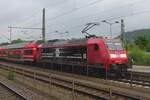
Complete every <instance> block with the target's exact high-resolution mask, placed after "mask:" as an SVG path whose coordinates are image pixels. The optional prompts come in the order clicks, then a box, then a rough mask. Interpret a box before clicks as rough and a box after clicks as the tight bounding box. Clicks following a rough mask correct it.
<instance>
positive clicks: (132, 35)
mask: <svg viewBox="0 0 150 100" xmlns="http://www.w3.org/2000/svg"><path fill="white" fill-rule="evenodd" d="M124 36H125V38H126V40H129V41H134V40H135V39H136V38H137V37H138V36H144V37H146V38H148V39H150V29H140V30H135V31H130V32H126V33H125V35H124Z"/></svg>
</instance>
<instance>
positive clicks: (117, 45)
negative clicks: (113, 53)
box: [107, 42, 123, 50]
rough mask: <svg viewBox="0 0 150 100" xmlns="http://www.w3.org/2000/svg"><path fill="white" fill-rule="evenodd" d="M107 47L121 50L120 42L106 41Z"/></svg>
mask: <svg viewBox="0 0 150 100" xmlns="http://www.w3.org/2000/svg"><path fill="white" fill-rule="evenodd" d="M107 47H108V48H109V49H110V50H123V47H122V44H121V43H119V42H107Z"/></svg>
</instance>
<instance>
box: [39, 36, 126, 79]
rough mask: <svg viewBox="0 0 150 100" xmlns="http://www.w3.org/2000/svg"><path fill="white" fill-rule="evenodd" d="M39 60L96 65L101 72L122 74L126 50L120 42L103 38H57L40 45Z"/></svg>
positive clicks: (75, 64)
mask: <svg viewBox="0 0 150 100" xmlns="http://www.w3.org/2000/svg"><path fill="white" fill-rule="evenodd" d="M39 49H40V52H41V53H40V62H43V63H60V64H65V65H74V66H85V65H86V66H89V67H93V68H94V67H97V68H99V69H97V70H102V71H103V72H105V71H108V72H110V73H113V74H114V73H115V75H116V74H117V76H118V74H119V75H123V74H124V73H125V72H126V71H127V63H128V58H127V52H126V51H125V50H124V49H123V48H122V45H121V43H120V42H116V41H112V40H105V39H103V38H94V37H92V38H87V39H78V40H58V41H49V43H46V44H42V45H41V46H40V48H39Z"/></svg>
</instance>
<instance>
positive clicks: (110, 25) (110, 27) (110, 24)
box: [102, 20, 119, 38]
mask: <svg viewBox="0 0 150 100" xmlns="http://www.w3.org/2000/svg"><path fill="white" fill-rule="evenodd" d="M102 22H104V23H107V24H109V29H110V37H111V38H112V25H113V24H117V23H119V21H115V22H114V23H111V22H108V21H106V20H102Z"/></svg>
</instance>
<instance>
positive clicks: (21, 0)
mask: <svg viewBox="0 0 150 100" xmlns="http://www.w3.org/2000/svg"><path fill="white" fill-rule="evenodd" d="M0 1H1V3H0V12H1V15H0V42H7V41H8V39H7V38H9V29H8V26H10V25H11V26H19V27H41V23H42V22H41V20H42V8H46V39H55V38H65V39H66V38H81V37H84V35H83V34H81V30H82V29H83V28H84V27H85V24H86V23H88V22H99V23H100V26H96V27H94V28H93V29H92V30H91V31H90V33H91V34H96V35H98V36H109V25H108V24H106V23H102V22H101V21H102V20H107V21H109V22H112V23H113V22H115V21H120V20H121V19H124V21H125V30H126V31H131V30H135V29H142V28H150V21H149V20H150V0H0ZM56 30H57V31H59V33H55V31H56ZM65 31H68V32H69V33H67V34H66V33H65ZM112 34H113V36H114V37H115V36H117V35H119V34H120V24H114V25H113V26H112ZM40 37H41V31H40V30H19V29H13V30H12V39H17V38H21V39H26V40H36V39H40Z"/></svg>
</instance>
